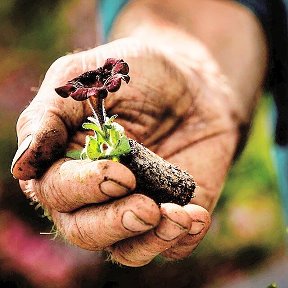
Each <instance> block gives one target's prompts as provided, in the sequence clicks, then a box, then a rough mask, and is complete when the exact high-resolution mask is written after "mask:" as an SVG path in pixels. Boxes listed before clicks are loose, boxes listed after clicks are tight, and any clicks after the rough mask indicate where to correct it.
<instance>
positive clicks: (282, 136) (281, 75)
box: [235, 0, 288, 146]
mask: <svg viewBox="0 0 288 288" xmlns="http://www.w3.org/2000/svg"><path fill="white" fill-rule="evenodd" d="M235 1H237V2H239V3H240V4H242V5H244V6H246V7H247V8H249V9H250V10H251V11H252V12H253V13H254V14H255V15H256V16H257V17H258V19H259V21H260V22H261V24H262V26H263V30H264V31H265V34H266V37H267V42H268V47H269V68H268V74H267V79H266V89H267V91H269V92H271V93H272V95H273V97H274V101H275V105H276V108H277V116H276V117H277V119H276V127H275V140H276V143H277V144H278V145H280V146H286V145H288V29H287V15H288V0H283V1H281V0H273V1H271V0H235Z"/></svg>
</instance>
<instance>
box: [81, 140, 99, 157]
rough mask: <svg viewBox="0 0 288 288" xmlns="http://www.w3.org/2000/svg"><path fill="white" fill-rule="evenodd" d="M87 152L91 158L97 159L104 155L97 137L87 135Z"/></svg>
mask: <svg viewBox="0 0 288 288" xmlns="http://www.w3.org/2000/svg"><path fill="white" fill-rule="evenodd" d="M85 152H86V154H87V157H88V158H89V159H91V160H97V159H99V158H100V157H101V156H102V153H101V150H100V146H99V143H98V141H97V139H95V138H94V137H92V136H87V137H86V146H85Z"/></svg>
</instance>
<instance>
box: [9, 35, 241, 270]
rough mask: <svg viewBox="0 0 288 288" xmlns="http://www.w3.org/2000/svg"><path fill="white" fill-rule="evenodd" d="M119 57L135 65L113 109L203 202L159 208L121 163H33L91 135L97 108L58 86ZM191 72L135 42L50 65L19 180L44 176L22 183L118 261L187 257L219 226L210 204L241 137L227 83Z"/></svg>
mask: <svg viewBox="0 0 288 288" xmlns="http://www.w3.org/2000/svg"><path fill="white" fill-rule="evenodd" d="M115 47H117V51H123V50H124V48H125V49H126V53H125V55H119V54H121V52H116V53H115V52H114V51H116V49H115ZM129 49H131V54H132V55H133V56H130V55H129ZM112 51H113V52H112ZM132 52H133V53H132ZM111 54H113V55H112V56H113V57H118V58H119V57H122V58H125V61H127V62H128V63H129V65H130V67H131V83H129V85H124V84H123V87H121V89H120V90H119V91H118V92H117V93H115V94H112V95H110V96H109V97H108V98H107V100H106V107H107V111H108V114H118V115H119V117H118V119H117V120H118V121H119V123H120V124H122V125H123V126H124V127H125V128H126V131H127V133H128V135H129V136H130V137H133V138H136V140H137V141H139V142H143V143H144V145H146V146H147V147H149V148H150V149H152V150H153V151H155V152H156V153H159V154H160V155H161V156H162V157H164V158H165V159H167V160H168V161H171V162H173V163H176V164H178V165H179V166H180V167H181V168H182V169H186V170H188V171H189V172H190V173H191V175H193V176H194V178H195V179H196V181H197V183H198V186H199V188H198V189H197V191H196V195H197V197H196V199H195V200H194V201H193V202H194V203H195V204H188V205H186V206H184V207H180V206H178V205H176V204H167V203H166V204H163V205H162V206H161V208H160V209H159V207H158V206H157V205H156V204H155V203H154V202H153V201H152V200H151V199H149V198H147V197H145V196H143V195H140V194H134V195H129V192H130V191H132V190H134V188H135V184H136V183H135V177H134V175H133V174H132V173H131V172H130V171H129V170H128V169H127V168H126V167H124V166H123V165H121V164H119V163H115V162H112V161H103V160H102V161H96V162H86V161H75V160H70V159H65V158H61V159H59V160H58V161H56V162H55V163H54V164H53V165H52V166H51V167H50V168H49V169H48V171H47V172H46V173H45V174H44V176H42V177H41V178H39V175H40V174H39V173H41V172H39V171H38V168H37V167H38V166H37V165H34V166H33V165H31V164H29V162H28V161H27V159H32V158H33V157H34V158H35V159H34V160H35V161H39V159H40V160H41V163H42V162H45V161H46V159H48V158H49V159H50V157H53V155H51V154H50V153H51V151H54V150H55V149H56V150H57V147H69V149H70V148H72V147H73V148H80V146H79V145H82V144H83V140H84V136H85V135H84V133H85V132H84V131H82V130H81V129H79V125H80V124H81V123H82V121H83V119H85V118H86V117H87V116H89V115H90V113H91V111H90V109H89V107H88V106H86V105H87V104H85V103H84V104H83V103H80V102H76V101H73V100H72V99H62V98H61V97H59V96H57V95H56V93H55V92H54V87H58V86H60V85H61V84H63V83H65V82H66V81H67V80H69V79H71V78H73V77H75V76H77V75H78V74H80V73H83V72H84V71H86V70H89V69H95V68H96V67H97V66H99V65H102V63H103V62H104V61H105V58H106V57H108V56H111ZM138 55H141V57H138ZM139 59H140V60H139ZM152 63H153V70H150V69H149V67H152ZM160 76H161V77H160ZM212 76H213V77H218V75H217V74H215V75H211V77H212ZM187 78H188V75H186V74H185V69H183V71H182V70H181V68H180V67H177V66H175V65H173V63H171V62H170V61H169V60H167V59H166V58H165V57H164V56H163V55H161V54H160V52H159V51H157V50H156V49H152V48H151V47H149V49H148V48H147V47H146V46H145V45H143V44H142V43H138V42H134V41H132V42H131V40H129V39H124V40H119V41H116V42H113V43H111V44H108V45H106V46H102V47H99V48H95V49H93V50H90V51H88V52H82V53H79V54H74V55H69V56H65V57H64V58H61V59H60V60H58V61H56V62H55V63H54V64H53V65H52V66H51V68H50V69H49V71H48V73H47V75H46V77H45V80H44V82H43V84H42V86H41V88H40V90H39V93H38V95H37V96H36V97H35V99H34V100H33V102H32V103H31V104H30V106H29V107H28V108H27V109H26V110H25V111H24V112H23V113H22V115H21V116H20V118H19V121H18V125H17V129H18V135H19V142H20V143H21V142H23V140H24V139H25V137H26V136H27V135H32V137H31V138H32V142H31V143H30V146H29V148H28V149H27V150H26V151H25V152H24V155H22V157H20V159H18V161H17V162H16V164H15V165H14V167H13V173H14V176H16V177H17V178H19V179H24V180H27V179H30V178H34V177H37V178H38V179H34V180H28V181H21V185H22V187H23V190H24V192H25V191H26V193H29V192H30V191H33V192H35V193H36V196H37V198H38V199H39V201H40V202H41V203H42V205H43V206H44V207H46V208H47V209H48V210H49V211H50V213H51V215H52V217H53V220H54V222H55V223H56V225H57V227H58V229H59V230H60V231H61V232H62V234H63V235H64V236H65V238H67V239H68V240H69V241H71V242H72V243H73V244H76V245H78V246H80V247H83V248H85V249H91V250H101V249H107V250H108V251H110V252H111V254H112V257H113V258H114V259H115V260H116V261H119V262H120V263H123V264H126V265H130V266H141V265H144V264H146V263H148V262H150V261H151V260H152V259H153V258H154V257H155V256H156V255H158V254H160V253H162V254H164V255H165V256H167V257H170V258H176V259H177V258H182V257H185V256H187V255H189V254H190V253H191V251H192V250H193V249H194V248H195V247H196V246H197V244H198V243H199V241H200V240H201V239H202V238H203V236H204V235H205V233H206V231H207V229H208V227H209V225H210V216H209V213H208V211H207V210H210V211H211V210H212V208H213V206H214V203H215V202H214V201H211V199H209V197H211V198H213V197H212V196H210V195H214V194H217V193H218V191H219V190H220V186H221V183H222V182H223V178H224V176H225V174H226V171H227V169H228V167H229V164H230V162H231V159H232V157H233V153H234V149H235V146H236V141H237V135H238V134H237V129H236V127H235V125H234V122H233V121H232V119H231V118H230V115H229V113H228V112H229V111H227V109H226V108H225V106H224V105H223V103H226V102H225V97H227V95H226V90H225V89H226V87H221V85H219V83H218V85H217V87H215V86H211V87H210V86H209V85H211V83H209V81H208V80H206V79H203V78H202V75H201V74H200V73H199V72H198V71H190V73H189V81H187ZM205 78H207V76H205ZM155 79H157V81H155ZM212 88H213V93H212V91H211V89H212ZM219 98H220V99H221V98H222V99H223V101H219ZM55 134H56V135H57V137H55V136H54V135H55ZM24 142H25V141H24ZM55 147H56V148H55ZM24 148H26V147H24ZM54 148H55V149H54ZM37 149H38V150H39V149H43V151H42V150H41V152H43V153H40V152H39V151H37ZM35 151H36V152H38V154H37V153H35ZM215 152H217V153H215ZM35 155H38V156H37V157H38V158H37V157H35ZM39 155H40V156H39ZM56 155H58V154H56ZM41 157H42V158H41ZM45 158H46V159H45ZM33 163H34V161H33ZM210 163H213V165H211V164H210ZM207 175H213V176H210V177H207ZM136 192H137V191H136ZM107 200H109V201H108V202H107ZM196 203H199V204H201V206H202V207H201V206H199V205H196ZM86 204H92V205H89V206H87V205H86ZM203 207H205V208H203ZM76 209H77V210H76ZM136 215H137V216H136ZM136 217H138V219H137V218H136ZM135 219H136V220H135ZM139 219H140V220H139Z"/></svg>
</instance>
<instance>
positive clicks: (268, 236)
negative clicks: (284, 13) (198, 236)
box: [0, 0, 288, 288]
mask: <svg viewBox="0 0 288 288" xmlns="http://www.w3.org/2000/svg"><path fill="white" fill-rule="evenodd" d="M83 3H85V5H83ZM95 11H96V7H95V1H93V0H85V1H80V0H69V1H68V0H61V1H60V0H54V1H45V0H38V1H32V0H8V1H1V4H0V21H1V28H0V39H1V42H0V53H1V55H2V57H1V58H0V159H1V161H0V285H1V287H21V288H22V287H29V288H30V287H31V288H34V287H44V288H45V287H63V288H66V287H69V288H73V287H105V288H108V287H134V286H136V285H137V286H138V287H195V288H198V287H199V288H201V287H203V288H204V287H205V288H217V287H222V288H223V287H227V288H228V287H239V288H240V287H241V288H249V287H253V288H257V287H263V288H265V287H267V286H268V285H269V284H271V283H274V282H275V283H277V284H278V287H283V288H285V287H288V276H287V271H288V260H287V228H286V227H285V223H284V216H283V215H284V213H283V207H282V206H281V204H282V203H281V197H280V196H279V192H278V186H277V175H276V172H275V169H274V164H273V159H272V152H271V151H272V149H271V148H272V142H273V133H272V131H270V130H269V129H267V127H268V128H269V126H270V125H269V111H270V107H271V99H270V98H269V95H264V96H263V97H262V100H261V102H260V104H259V106H258V109H257V111H256V115H255V121H254V124H253V127H252V130H251V137H250V140H249V142H248V145H247V147H246V149H245V150H244V153H243V154H242V156H241V158H240V159H239V160H238V161H237V163H236V165H235V167H234V168H233V169H232V171H231V172H230V175H229V178H228V181H227V183H226V185H225V187H224V192H223V194H222V197H221V199H220V202H219V204H218V206H217V208H216V211H215V213H214V216H213V224H212V227H211V229H210V232H209V233H208V235H207V237H206V239H205V240H204V241H203V242H202V243H201V245H200V246H199V248H198V249H197V251H195V253H194V254H193V256H192V257H190V258H189V259H187V260H185V261H182V262H179V263H166V264H165V263H164V262H163V261H162V259H161V258H158V259H156V260H155V261H154V262H153V263H151V264H150V265H147V266H145V267H142V268H133V269H132V268H124V267H118V266H116V265H112V264H110V263H107V262H105V256H103V255H101V254H100V253H94V252H88V251H84V250H81V249H78V248H75V247H71V246H69V245H68V244H66V243H63V242H62V241H60V240H58V239H53V235H45V234H40V232H44V233H49V232H50V231H51V228H52V223H50V222H49V221H48V220H47V219H46V218H43V217H42V211H40V210H37V209H35V207H34V206H32V205H30V204H29V201H28V200H26V199H25V197H24V196H23V195H22V193H21V191H20V188H19V186H18V182H17V181H16V180H14V179H13V177H12V176H11V174H10V164H11V160H12V158H13V156H14V153H15V151H16V147H17V139H16V133H15V124H16V121H17V118H18V116H19V113H20V112H21V111H22V110H23V109H24V108H25V106H27V105H28V104H29V101H30V100H31V99H32V98H33V96H34V95H35V93H36V91H37V88H38V87H39V85H40V83H41V80H42V79H43V77H44V74H45V71H46V70H47V69H48V67H49V66H50V65H51V63H52V62H53V61H54V60H56V59H57V58H58V57H60V56H62V55H64V54H66V53H68V52H72V51H75V50H79V49H88V48H91V47H94V46H95V43H97V39H96V30H97V29H96V16H95V15H96V13H95ZM271 130H272V129H271Z"/></svg>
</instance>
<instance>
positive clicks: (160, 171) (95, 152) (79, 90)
mask: <svg viewBox="0 0 288 288" xmlns="http://www.w3.org/2000/svg"><path fill="white" fill-rule="evenodd" d="M128 73H129V66H128V64H127V63H126V62H124V61H123V60H117V59H113V58H108V59H107V60H106V62H105V64H104V65H103V66H102V67H99V68H97V69H96V70H93V71H88V72H85V73H84V74H81V75H80V76H78V77H76V78H74V79H72V80H70V81H68V82H67V83H66V84H65V85H64V86H61V87H58V88H56V89H55V91H56V92H57V93H58V94H59V95H60V96H61V97H64V98H67V97H72V98H73V99H74V100H76V101H88V103H89V105H90V107H91V110H92V116H91V117H88V120H89V122H87V123H84V124H83V125H82V127H83V128H84V129H88V130H92V131H93V135H87V136H86V143H85V147H84V148H83V150H82V151H70V152H68V153H67V156H69V157H71V158H73V159H90V160H99V159H110V160H113V161H119V162H121V163H122V164H124V165H125V166H127V167H128V168H129V169H130V170H131V171H132V172H133V173H134V174H135V177H136V181H137V187H136V191H137V192H139V193H143V194H145V195H147V196H149V197H151V198H152V199H154V200H155V201H156V202H157V203H158V204H160V203H163V202H173V203H176V204H179V205H182V206H183V205H186V204H188V203H189V202H190V200H191V198H192V197H194V190H195V187H196V186H195V182H194V180H193V178H192V177H191V176H190V175H189V174H188V173H187V172H186V171H182V170H181V169H179V168H178V167H177V166H175V165H172V164H171V163H169V162H167V161H165V160H164V159H163V158H161V157H159V156H158V155H156V154H155V153H153V152H152V151H150V150H149V149H147V148H146V147H144V146H143V145H141V144H139V143H138V142H137V141H135V140H132V139H129V138H128V137H127V136H126V135H125V130H124V128H123V127H122V126H121V125H120V124H118V123H116V122H115V119H116V117H117V115H113V116H111V117H107V116H106V112H105V105H104V100H105V98H106V97H107V96H108V94H109V93H113V92H116V91H118V90H119V89H120V87H121V82H122V81H124V82H126V83H127V84H128V83H129V80H130V77H129V76H128Z"/></svg>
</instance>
